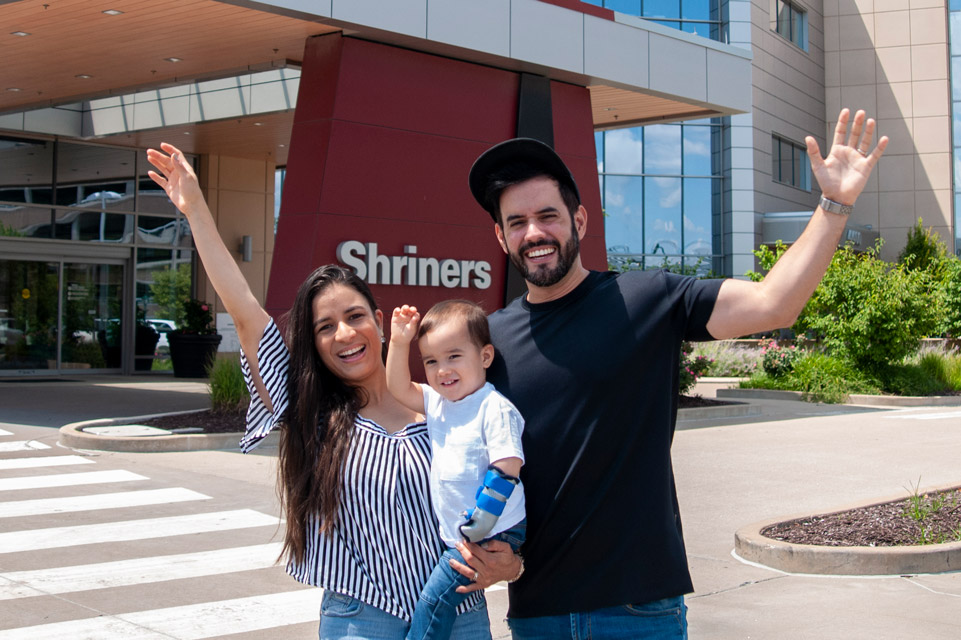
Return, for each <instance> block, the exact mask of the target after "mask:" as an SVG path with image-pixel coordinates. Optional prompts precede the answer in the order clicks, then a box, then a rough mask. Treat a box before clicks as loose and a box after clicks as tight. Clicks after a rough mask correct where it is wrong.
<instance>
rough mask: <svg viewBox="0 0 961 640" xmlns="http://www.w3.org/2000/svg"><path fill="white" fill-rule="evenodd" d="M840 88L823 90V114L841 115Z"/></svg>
mask: <svg viewBox="0 0 961 640" xmlns="http://www.w3.org/2000/svg"><path fill="white" fill-rule="evenodd" d="M842 108H843V105H842V104H841V87H828V88H826V89H825V90H824V113H825V114H828V113H841V109H842Z"/></svg>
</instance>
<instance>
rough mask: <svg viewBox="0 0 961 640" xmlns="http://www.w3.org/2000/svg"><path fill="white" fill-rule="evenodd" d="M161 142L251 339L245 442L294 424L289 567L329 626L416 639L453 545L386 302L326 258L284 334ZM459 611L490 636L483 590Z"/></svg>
mask: <svg viewBox="0 0 961 640" xmlns="http://www.w3.org/2000/svg"><path fill="white" fill-rule="evenodd" d="M161 149H162V150H163V152H161V151H156V150H154V149H150V150H148V151H147V158H148V160H149V161H150V163H151V164H153V165H154V166H155V167H156V168H157V169H158V170H159V171H160V173H159V174H158V173H157V172H154V171H151V172H149V175H150V177H151V178H152V179H153V180H154V181H155V182H156V183H157V184H158V185H160V186H161V187H162V188H163V189H164V190H165V191H166V193H167V196H168V197H169V198H170V200H171V201H172V202H173V203H174V204H175V205H176V206H177V208H178V209H180V210H181V211H182V212H183V213H184V215H185V216H186V217H187V220H188V221H189V223H190V228H191V231H192V232H193V236H194V242H195V244H196V247H197V251H198V253H199V255H200V258H201V260H202V261H203V263H204V266H205V268H206V270H207V276H208V277H209V279H210V282H211V283H212V284H213V286H214V288H215V289H216V290H217V293H218V295H219V296H220V298H221V300H223V303H224V306H225V307H226V309H227V311H228V312H229V313H230V315H231V317H232V318H233V320H234V324H235V326H236V328H237V334H238V337H239V339H240V345H241V349H242V350H243V353H242V363H243V365H244V370H245V371H244V373H245V377H246V379H247V384H248V388H250V390H251V406H250V409H249V411H248V413H247V433H246V434H245V436H244V439H243V441H242V442H241V447H242V449H243V450H244V451H245V452H246V451H249V450H250V449H251V448H253V447H254V446H256V445H257V444H258V443H259V442H260V440H261V439H262V438H263V437H264V436H266V435H267V434H268V433H269V432H270V431H271V429H273V428H274V427H275V426H276V425H277V424H278V422H281V423H282V425H283V429H282V431H281V443H280V454H279V462H278V464H279V477H280V494H281V498H282V502H283V508H284V513H285V516H286V519H287V527H286V532H285V535H284V547H283V548H284V554H285V555H286V556H287V559H288V565H287V571H288V573H290V574H291V575H292V576H294V577H295V578H296V579H297V580H299V581H301V582H304V583H307V584H312V585H315V586H319V587H323V589H324V598H323V602H322V603H321V620H320V631H319V636H320V638H321V639H325V638H357V639H369V638H385V639H386V638H403V637H404V636H405V635H406V632H407V627H408V626H409V623H410V617H411V613H412V612H413V610H414V606H415V604H416V601H417V595H418V594H419V593H420V590H421V588H422V587H423V585H424V583H425V582H426V580H427V578H428V576H429V575H430V571H431V569H432V567H433V565H434V564H436V562H437V559H438V558H439V556H440V553H441V552H442V550H443V544H442V542H441V540H440V538H439V534H438V531H437V523H436V521H435V520H434V516H433V511H432V509H431V505H430V502H429V492H428V489H427V486H428V476H429V465H430V443H429V440H428V436H427V430H426V426H425V424H424V417H423V416H421V415H418V414H417V413H415V412H413V411H411V410H409V409H407V408H406V407H404V406H403V405H401V404H400V403H399V402H397V400H395V399H394V397H393V396H391V395H390V393H389V392H388V391H387V377H386V369H385V367H384V358H383V349H384V333H383V314H382V312H381V311H380V310H379V309H378V308H377V305H376V303H375V301H374V299H373V296H372V295H371V293H370V290H369V289H368V287H367V285H366V284H365V283H364V282H363V281H362V280H360V279H359V278H357V277H356V276H355V275H354V274H353V273H352V272H350V271H348V270H345V269H343V268H341V267H338V266H335V265H328V266H325V267H320V268H319V269H317V270H316V271H314V273H312V274H311V275H310V276H309V277H308V278H307V280H306V281H305V282H304V283H303V284H302V285H301V287H300V290H299V291H298V292H297V296H296V299H295V301H294V305H293V307H292V309H291V311H290V315H289V323H288V328H287V336H286V341H285V340H284V338H283V337H281V334H280V332H279V330H278V328H277V326H276V325H275V324H274V322H273V320H272V319H271V317H270V316H269V315H268V314H267V312H266V311H265V310H264V309H263V307H261V306H260V304H259V303H258V302H257V300H256V299H255V298H254V296H253V293H252V292H251V290H250V287H249V286H248V285H247V282H246V281H245V280H244V278H243V275H242V274H241V273H240V269H239V268H238V267H237V264H236V263H235V262H234V259H233V257H232V256H231V255H230V253H229V251H228V250H227V248H226V246H225V245H224V243H223V241H222V240H221V238H220V235H219V234H218V233H217V229H216V226H215V224H214V221H213V217H212V216H211V214H210V210H209V209H208V208H207V204H206V202H205V201H204V198H203V195H202V193H201V191H200V186H199V184H198V182H197V177H196V175H195V174H194V172H193V169H192V168H191V167H190V165H189V163H188V162H187V161H186V160H185V158H184V157H183V154H182V153H181V152H180V151H179V150H178V149H177V148H176V147H174V146H172V145H169V144H163V145H161ZM164 152H165V153H164ZM161 174H162V175H161ZM503 547H504V548H503V549H502V548H500V547H497V546H494V545H492V546H490V547H489V548H488V550H489V551H494V552H495V553H493V554H490V555H487V554H485V558H488V560H489V562H486V563H485V562H483V561H481V560H480V559H478V558H477V557H476V556H473V557H472V556H470V555H469V554H468V555H466V556H465V558H466V559H467V560H468V562H471V563H472V565H473V566H472V567H467V566H465V565H457V566H454V568H455V569H457V570H458V571H460V572H461V573H463V574H464V575H465V576H468V577H471V578H473V580H474V582H476V583H477V584H476V585H472V586H474V587H483V586H490V585H491V584H493V583H494V582H497V581H499V580H506V579H509V578H512V577H514V576H515V575H517V573H518V571H519V566H520V560H519V559H518V558H515V556H514V555H513V554H512V553H511V552H510V547H508V546H507V545H506V544H504V545H503ZM458 614H459V615H458V616H457V622H456V623H455V626H454V632H453V635H452V636H451V637H452V638H457V639H465V640H468V639H469V640H473V639H475V638H477V639H481V638H483V639H489V638H490V637H491V636H490V625H489V621H488V616H487V606H486V602H485V601H484V598H483V595H482V594H481V593H478V592H474V593H472V594H471V597H469V598H468V599H467V601H466V602H465V603H464V604H463V605H462V606H461V607H460V608H459V609H458Z"/></svg>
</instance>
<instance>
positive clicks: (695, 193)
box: [590, 0, 723, 273]
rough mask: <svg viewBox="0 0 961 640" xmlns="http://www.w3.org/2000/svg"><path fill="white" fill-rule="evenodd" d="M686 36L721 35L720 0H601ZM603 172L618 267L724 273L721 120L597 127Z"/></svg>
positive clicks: (612, 254)
mask: <svg viewBox="0 0 961 640" xmlns="http://www.w3.org/2000/svg"><path fill="white" fill-rule="evenodd" d="M590 4H594V5H597V6H601V7H606V8H608V9H612V10H614V11H618V12H621V13H626V14H629V15H635V16H640V17H643V18H646V19H648V20H652V21H654V22H657V23H659V24H663V25H665V26H668V27H672V28H675V29H681V30H683V31H686V32H688V33H693V34H696V35H699V36H704V37H709V38H711V39H714V40H718V39H720V34H721V26H722V25H721V21H720V16H721V12H720V0H595V1H592V2H590ZM594 140H595V144H596V147H597V172H598V176H599V179H600V187H601V200H602V207H603V209H604V234H605V242H606V245H607V261H608V264H609V265H610V266H611V268H612V269H651V268H660V267H663V266H666V265H675V266H681V267H683V268H684V269H685V270H687V271H692V272H693V271H696V272H699V273H706V272H707V271H710V270H715V271H716V270H718V269H717V267H718V264H716V263H717V261H716V260H715V258H719V257H720V256H719V254H720V246H719V245H720V243H719V239H718V238H717V237H716V236H717V234H716V233H715V231H714V228H713V227H714V225H713V221H714V219H715V218H717V217H719V216H720V212H721V198H720V194H721V171H722V166H723V163H722V158H721V120H720V119H715V120H694V121H689V122H685V123H678V124H658V125H648V126H644V127H634V128H630V129H614V130H610V131H598V132H595V134H594Z"/></svg>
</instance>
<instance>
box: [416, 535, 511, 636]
mask: <svg viewBox="0 0 961 640" xmlns="http://www.w3.org/2000/svg"><path fill="white" fill-rule="evenodd" d="M526 535H527V520H521V521H520V522H518V523H517V524H516V525H514V526H513V527H511V528H510V529H508V530H507V531H502V532H501V533H498V534H497V535H495V536H492V537H491V538H490V540H502V541H504V542H506V543H507V544H509V545H510V546H511V548H512V549H513V550H514V551H517V549H518V548H519V547H520V546H521V544H523V543H524V537H525V536H526ZM452 558H453V559H454V560H457V561H458V562H460V563H461V564H467V563H466V562H465V561H464V557H463V556H462V555H461V554H460V552H459V551H458V550H457V549H447V551H445V552H444V553H443V554H442V555H441V557H440V560H439V561H438V562H437V565H436V566H435V567H434V571H433V572H432V573H431V574H430V578H428V579H427V584H425V585H424V588H423V590H421V592H420V599H419V600H418V601H417V607H416V609H414V619H413V620H412V621H411V623H410V631H409V632H408V633H407V640H435V639H438V640H439V639H443V640H446V639H447V637H448V636H449V635H450V629H451V626H452V625H453V624H454V619H455V617H456V611H455V609H457V606H458V605H459V604H460V603H461V602H463V601H464V599H465V598H466V597H467V594H466V593H457V591H456V589H457V587H459V586H460V585H468V584H470V583H471V581H470V579H469V578H467V577H466V576H463V575H461V574H460V573H458V572H457V571H455V570H454V569H453V568H451V566H450V560H451V559H452Z"/></svg>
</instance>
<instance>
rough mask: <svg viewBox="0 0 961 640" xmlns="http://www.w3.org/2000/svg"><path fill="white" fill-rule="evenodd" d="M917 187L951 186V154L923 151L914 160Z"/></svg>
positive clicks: (942, 187) (936, 187)
mask: <svg viewBox="0 0 961 640" xmlns="http://www.w3.org/2000/svg"><path fill="white" fill-rule="evenodd" d="M914 171H915V177H914V184H915V188H916V189H950V188H951V154H950V153H922V154H920V155H918V156H917V157H916V158H915V161H914Z"/></svg>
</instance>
